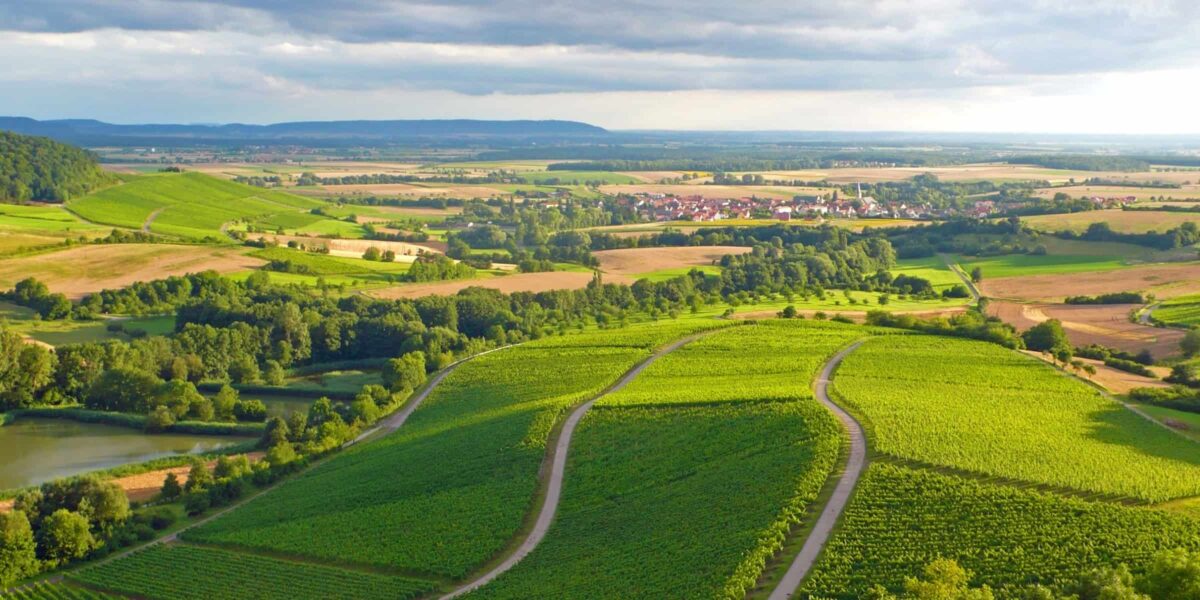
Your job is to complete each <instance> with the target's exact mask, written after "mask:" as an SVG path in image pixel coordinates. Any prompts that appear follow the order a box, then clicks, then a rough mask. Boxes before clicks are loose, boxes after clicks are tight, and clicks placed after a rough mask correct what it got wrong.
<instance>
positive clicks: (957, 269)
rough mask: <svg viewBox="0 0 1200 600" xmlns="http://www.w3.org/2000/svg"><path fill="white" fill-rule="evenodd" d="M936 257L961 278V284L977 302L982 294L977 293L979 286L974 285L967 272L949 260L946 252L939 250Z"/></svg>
mask: <svg viewBox="0 0 1200 600" xmlns="http://www.w3.org/2000/svg"><path fill="white" fill-rule="evenodd" d="M938 258H940V259H942V262H944V263H946V266H947V267H948V268H949V269H950V270H951V271H954V274H955V275H958V278H959V279H961V280H962V282H963V285H965V286H967V290H968V291H970V292H971V298H973V299H974V300H975V304H979V300H980V298H982V297H983V296H982V294H980V293H979V288H977V287H975V282H973V281H971V278H970V277H967V274H966V273H964V272H963V270H962V267H960V266H958V263H956V262H954V261H953V260H951V259H950V256H949V255H947V254H943V253H940V252H939V253H938Z"/></svg>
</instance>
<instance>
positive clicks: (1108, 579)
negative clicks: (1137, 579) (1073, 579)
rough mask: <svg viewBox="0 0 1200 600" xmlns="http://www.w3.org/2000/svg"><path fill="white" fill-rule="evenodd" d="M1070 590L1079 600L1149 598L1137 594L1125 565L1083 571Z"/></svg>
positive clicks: (1148, 599)
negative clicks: (1077, 581)
mask: <svg viewBox="0 0 1200 600" xmlns="http://www.w3.org/2000/svg"><path fill="white" fill-rule="evenodd" d="M1070 592H1072V593H1074V594H1075V595H1076V596H1078V597H1079V600H1150V596H1146V595H1143V594H1139V593H1137V591H1136V590H1135V589H1134V586H1133V575H1132V574H1131V573H1130V572H1129V567H1126V566H1125V565H1119V566H1117V567H1104V568H1100V569H1094V570H1092V571H1089V572H1087V573H1084V574H1083V576H1081V577H1080V578H1079V583H1077V584H1076V585H1075V587H1074V589H1071V590H1070ZM1157 598H1158V597H1157V596H1155V599H1156V600H1157Z"/></svg>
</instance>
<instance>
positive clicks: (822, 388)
mask: <svg viewBox="0 0 1200 600" xmlns="http://www.w3.org/2000/svg"><path fill="white" fill-rule="evenodd" d="M864 341H865V340H858V341H857V342H854V343H853V344H851V345H850V346H848V347H847V348H845V349H844V350H842V351H841V352H838V353H837V354H835V355H834V356H833V358H831V359H829V362H827V363H825V366H824V367H823V368H822V369H821V375H820V377H818V378H817V385H816V396H817V400H818V401H820V402H821V404H824V405H825V406H826V408H828V409H829V410H831V411H833V414H834V415H835V416H837V418H838V420H839V421H841V422H842V426H844V427H845V428H846V432H847V433H849V434H850V457H849V459H848V460H847V461H846V469H845V470H844V471H843V472H842V478H841V479H840V480H839V481H838V483H837V487H835V488H834V489H833V495H832V496H830V497H829V502H827V503H826V504H825V510H823V511H821V516H819V517H817V522H816V523H815V524H814V525H813V528H812V531H811V532H809V534H808V538H807V539H805V540H804V546H803V547H801V548H800V553H799V554H797V555H796V558H795V559H793V560H792V564H791V566H789V567H788V570H787V572H786V573H784V574H783V579H780V580H779V585H777V586H775V591H773V592H771V595H770V597H769V598H770V600H785V599H786V598H791V597H792V595H793V594H795V593H796V589H797V588H799V587H800V582H802V581H804V577H805V576H806V575H808V571H809V570H810V569H812V566H813V563H815V562H816V560H817V556H819V555H820V554H821V550H823V549H824V548H825V543H826V542H827V541H829V534H830V533H831V532H832V531H833V526H834V525H835V524H837V520H838V518H839V517H841V516H842V511H843V510H845V508H846V503H847V502H848V501H849V500H850V495H851V494H853V493H854V486H856V485H858V478H859V476H861V475H862V470H863V467H864V466H866V463H867V442H866V437H865V436H864V435H863V430H862V426H860V425H859V424H858V421H856V420H854V417H852V416H850V413H847V412H846V411H844V410H842V407H840V406H838V405H837V404H834V402H833V401H832V400H830V399H829V382H830V381H831V380H832V378H833V372H834V371H835V370H837V367H838V365H840V364H841V363H842V359H844V358H846V356H847V355H849V354H850V353H851V352H853V351H854V350H855V349H856V348H858V347H859V346H861V345H862V343H863V342H864Z"/></svg>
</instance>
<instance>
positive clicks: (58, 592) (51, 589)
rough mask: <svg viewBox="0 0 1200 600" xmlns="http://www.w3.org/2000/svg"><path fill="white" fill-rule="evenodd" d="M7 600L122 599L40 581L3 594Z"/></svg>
mask: <svg viewBox="0 0 1200 600" xmlns="http://www.w3.org/2000/svg"><path fill="white" fill-rule="evenodd" d="M0 597H3V598H6V599H7V600H120V599H122V598H124V596H116V595H113V594H106V593H103V592H97V591H93V590H89V589H87V588H83V587H78V586H74V585H68V584H65V583H45V582H40V583H37V584H34V585H32V586H30V587H26V588H22V589H17V590H13V591H10V592H7V593H5V594H3V595H2V596H0Z"/></svg>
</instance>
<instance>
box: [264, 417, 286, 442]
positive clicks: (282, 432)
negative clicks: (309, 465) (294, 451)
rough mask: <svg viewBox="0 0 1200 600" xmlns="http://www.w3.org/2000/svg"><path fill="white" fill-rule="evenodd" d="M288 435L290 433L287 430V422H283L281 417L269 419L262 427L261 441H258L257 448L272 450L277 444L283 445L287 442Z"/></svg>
mask: <svg viewBox="0 0 1200 600" xmlns="http://www.w3.org/2000/svg"><path fill="white" fill-rule="evenodd" d="M289 433H291V432H290V431H289V430H288V425H287V421H284V420H283V418H282V417H271V418H270V419H267V424H266V426H265V427H263V435H262V439H261V440H259V443H258V446H259V447H260V448H274V447H275V446H277V445H279V444H285V443H287V441H288V434H289Z"/></svg>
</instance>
